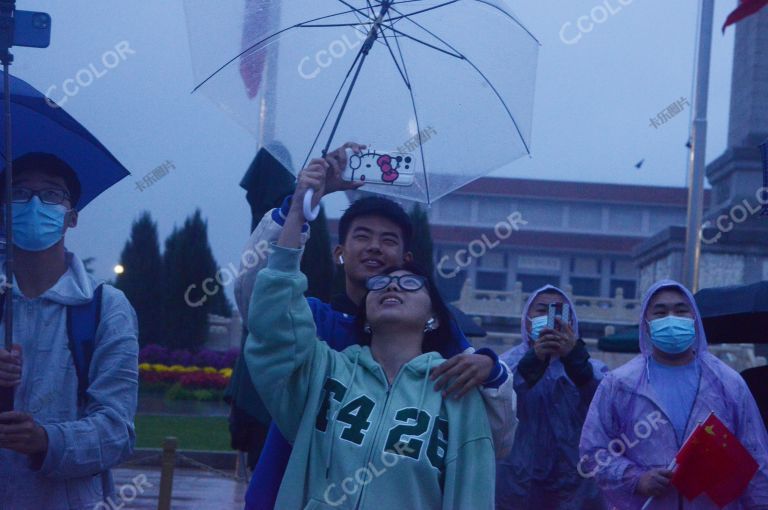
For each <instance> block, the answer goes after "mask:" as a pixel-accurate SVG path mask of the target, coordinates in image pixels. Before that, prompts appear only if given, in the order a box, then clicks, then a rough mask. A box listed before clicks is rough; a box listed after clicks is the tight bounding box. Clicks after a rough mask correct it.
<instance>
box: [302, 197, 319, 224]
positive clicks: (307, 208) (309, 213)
mask: <svg viewBox="0 0 768 510" xmlns="http://www.w3.org/2000/svg"><path fill="white" fill-rule="evenodd" d="M314 196H315V190H313V189H308V190H307V192H306V194H305V195H304V218H305V219H306V220H307V221H315V219H316V218H317V215H318V214H320V204H317V205H316V206H315V208H314V209H312V198H314Z"/></svg>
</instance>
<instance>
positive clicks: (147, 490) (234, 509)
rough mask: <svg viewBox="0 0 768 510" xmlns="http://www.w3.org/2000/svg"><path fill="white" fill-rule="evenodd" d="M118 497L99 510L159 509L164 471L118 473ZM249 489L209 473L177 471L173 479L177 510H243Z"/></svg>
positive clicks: (149, 469)
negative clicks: (161, 478)
mask: <svg viewBox="0 0 768 510" xmlns="http://www.w3.org/2000/svg"><path fill="white" fill-rule="evenodd" d="M112 474H113V476H114V478H115V488H116V491H117V497H116V498H115V500H114V501H112V502H110V504H109V505H107V504H105V505H104V506H103V508H101V507H100V508H99V510H107V509H109V510H132V509H137V510H138V509H141V510H148V509H152V510H155V509H157V498H158V494H159V492H160V469H159V468H152V467H141V466H138V467H130V468H128V467H125V468H119V469H114V470H113V471H112ZM246 488H247V486H246V484H245V483H243V482H237V481H235V480H234V479H230V478H225V477H223V476H221V475H217V474H214V473H211V472H208V471H203V470H198V469H187V468H177V469H176V470H175V471H174V476H173V498H172V500H171V508H172V509H173V510H242V509H243V506H244V503H243V498H244V495H245V490H246Z"/></svg>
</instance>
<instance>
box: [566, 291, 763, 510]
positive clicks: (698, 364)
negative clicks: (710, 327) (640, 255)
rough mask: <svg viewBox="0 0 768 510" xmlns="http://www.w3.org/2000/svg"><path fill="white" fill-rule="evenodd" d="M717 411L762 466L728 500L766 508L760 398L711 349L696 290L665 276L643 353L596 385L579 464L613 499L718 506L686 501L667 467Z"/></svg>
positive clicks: (667, 508) (647, 321)
mask: <svg viewBox="0 0 768 510" xmlns="http://www.w3.org/2000/svg"><path fill="white" fill-rule="evenodd" d="M711 412H714V413H715V415H717V417H718V418H719V419H720V420H721V421H722V422H723V423H724V424H725V425H726V426H727V427H728V428H729V429H730V430H731V432H733V433H734V434H735V435H736V437H738V439H739V441H741V443H742V444H743V445H744V447H745V448H746V449H747V450H748V451H749V453H750V454H751V455H752V456H753V457H754V458H755V460H756V461H757V462H758V464H759V465H760V468H759V470H758V472H757V474H756V475H755V477H754V478H753V479H752V481H751V483H750V484H749V487H748V488H747V489H746V491H745V492H744V493H743V494H742V496H741V498H740V499H739V500H738V501H737V502H734V503H731V504H730V505H728V506H727V507H726V509H728V510H737V509H747V508H749V509H768V436H766V432H765V428H764V427H763V426H762V424H761V419H760V414H759V412H758V410H757V405H756V404H755V401H754V399H753V398H752V395H751V393H750V392H749V389H748V388H747V385H746V384H745V383H744V381H743V380H742V378H741V377H740V376H739V374H738V373H737V372H735V371H734V370H732V369H731V368H730V367H728V366H727V365H726V364H725V363H723V362H722V361H720V360H719V359H717V358H716V357H715V356H714V355H712V354H710V353H709V352H707V339H706V335H705V333H704V327H703V325H702V322H701V318H700V315H699V312H698V309H697V308H696V304H695V301H694V299H693V296H692V295H691V293H690V292H689V291H688V289H686V288H685V287H683V286H682V285H681V284H679V283H677V282H674V281H671V280H664V281H660V282H658V283H656V284H655V285H653V286H652V287H651V288H650V289H649V290H648V292H647V293H646V295H645V299H644V300H643V307H642V312H641V322H640V355H639V356H637V357H636V358H634V359H633V360H632V361H630V362H629V363H627V364H625V365H623V366H621V367H619V368H617V369H615V370H614V371H613V372H611V373H610V374H609V375H608V376H606V378H605V379H604V380H603V382H602V383H601V384H600V387H599V388H598V390H597V393H596V394H595V398H594V400H593V401H592V405H591V406H590V409H589V414H588V415H587V421H586V422H585V424H584V429H583V430H582V435H581V443H580V451H581V454H582V457H581V460H580V462H579V466H580V469H581V470H582V471H583V472H584V473H585V474H586V475H587V476H591V477H595V479H596V480H597V482H598V484H599V485H600V487H601V488H602V490H603V493H604V495H605V497H606V500H607V501H608V503H610V504H612V505H613V507H614V508H618V509H638V510H639V509H640V508H642V506H643V504H644V503H645V501H646V500H647V499H648V498H649V497H651V496H653V497H654V499H653V503H652V505H651V506H650V507H649V508H651V509H652V510H655V509H660V510H678V509H686V510H689V509H690V510H709V509H714V508H718V507H717V506H715V504H714V503H713V502H712V501H711V500H710V499H709V498H708V497H707V496H706V495H705V494H702V495H701V496H699V497H698V498H696V499H695V500H693V501H692V502H688V501H686V500H685V499H684V498H683V496H681V495H680V494H679V493H678V492H677V490H676V489H675V488H674V487H673V486H672V485H671V483H670V481H671V479H672V474H673V473H672V471H670V470H668V469H667V467H668V466H669V465H670V463H671V461H672V460H673V459H674V457H675V455H676V454H677V452H678V451H679V450H680V447H681V446H682V445H683V443H684V442H685V439H686V438H687V437H688V436H689V435H690V434H691V432H692V431H693V429H694V428H695V427H696V426H697V425H698V424H699V423H701V422H703V421H704V420H705V419H706V418H707V416H709V414H710V413H711Z"/></svg>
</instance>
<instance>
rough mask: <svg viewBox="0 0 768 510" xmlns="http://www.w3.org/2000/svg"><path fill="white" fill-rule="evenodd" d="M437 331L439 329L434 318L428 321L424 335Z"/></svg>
mask: <svg viewBox="0 0 768 510" xmlns="http://www.w3.org/2000/svg"><path fill="white" fill-rule="evenodd" d="M435 329H437V328H436V327H435V318H434V317H432V318H431V319H429V320H428V321H427V324H426V325H425V326H424V333H429V332H430V331H434V330H435Z"/></svg>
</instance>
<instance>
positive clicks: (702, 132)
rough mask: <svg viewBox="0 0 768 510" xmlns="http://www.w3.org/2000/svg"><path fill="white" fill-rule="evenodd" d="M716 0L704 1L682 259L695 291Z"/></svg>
mask: <svg viewBox="0 0 768 510" xmlns="http://www.w3.org/2000/svg"><path fill="white" fill-rule="evenodd" d="M714 13H715V0H702V1H701V13H700V23H701V24H700V26H699V37H698V45H697V51H696V54H697V62H696V89H695V97H694V112H693V126H692V127H691V135H692V136H691V138H692V145H691V149H690V158H689V168H688V222H687V228H686V233H685V255H684V257H683V283H685V285H686V286H687V287H688V288H689V289H690V290H691V291H692V292H696V290H698V287H699V258H700V256H701V232H700V230H701V217H702V215H703V208H704V171H705V168H706V148H707V104H708V102H709V64H710V56H711V53H712V24H713V20H714Z"/></svg>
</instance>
